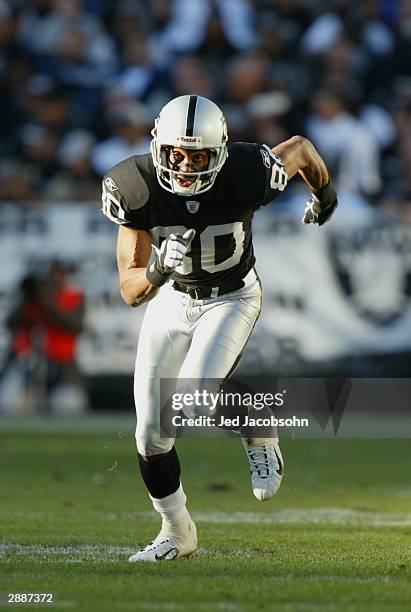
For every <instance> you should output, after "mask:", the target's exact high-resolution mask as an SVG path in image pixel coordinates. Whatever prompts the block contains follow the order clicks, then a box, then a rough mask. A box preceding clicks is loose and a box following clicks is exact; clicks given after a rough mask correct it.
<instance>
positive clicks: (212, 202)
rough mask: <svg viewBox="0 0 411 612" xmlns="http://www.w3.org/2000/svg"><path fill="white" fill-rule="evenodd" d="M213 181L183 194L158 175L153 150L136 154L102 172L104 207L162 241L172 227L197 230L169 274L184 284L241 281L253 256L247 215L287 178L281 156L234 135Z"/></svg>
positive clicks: (157, 242)
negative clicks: (236, 140) (166, 185)
mask: <svg viewBox="0 0 411 612" xmlns="http://www.w3.org/2000/svg"><path fill="white" fill-rule="evenodd" d="M228 153H229V155H228V159H227V161H226V162H225V164H224V166H223V167H222V169H221V170H220V172H219V173H218V175H217V178H216V181H215V183H214V185H213V186H212V187H211V189H209V190H208V191H206V192H205V193H203V194H199V195H194V196H192V197H185V196H181V195H175V194H173V193H170V192H168V191H166V190H165V189H164V188H163V187H161V185H160V184H159V182H158V180H157V175H156V170H155V168H154V164H153V161H152V158H151V155H149V154H147V155H135V156H133V157H130V158H128V159H125V160H124V161H122V162H120V163H119V164H117V165H116V166H114V167H113V168H112V169H111V170H110V171H109V172H108V173H107V174H106V175H105V176H104V178H103V196H102V198H103V212H104V214H105V215H106V216H107V217H108V218H109V219H110V220H111V221H113V222H114V223H117V224H121V225H125V226H126V227H130V228H134V229H142V230H146V231H148V232H149V233H150V235H151V239H152V243H153V245H154V246H155V247H156V248H159V247H160V245H161V242H162V241H163V240H165V239H166V238H167V236H168V235H169V234H171V233H174V234H177V233H178V234H183V233H184V232H185V231H186V230H187V229H191V228H194V229H195V230H196V235H195V237H194V240H193V241H192V243H191V245H190V250H189V251H188V252H187V254H186V256H185V257H184V259H183V262H182V263H181V264H180V265H179V266H178V268H177V269H176V271H175V272H174V274H173V276H172V278H173V280H175V281H177V282H178V283H180V284H182V285H186V286H189V287H220V286H221V285H224V283H227V282H230V283H232V282H235V281H237V280H238V281H240V280H241V279H242V278H244V277H245V276H246V274H247V273H248V272H249V271H250V269H251V268H252V267H253V265H254V262H255V257H254V251H253V244H252V233H251V221H252V217H253V214H254V211H255V210H257V209H258V208H259V207H260V206H262V205H264V204H267V203H269V202H271V201H272V200H273V199H274V198H275V197H276V196H277V195H278V193H279V192H281V191H283V190H284V188H285V187H286V185H287V173H286V171H285V169H284V166H283V164H282V163H281V160H280V159H279V158H278V157H277V156H275V155H274V154H273V153H272V151H271V149H270V148H269V147H268V146H266V145H259V144H254V143H246V142H239V143H235V144H233V145H231V146H229V147H228Z"/></svg>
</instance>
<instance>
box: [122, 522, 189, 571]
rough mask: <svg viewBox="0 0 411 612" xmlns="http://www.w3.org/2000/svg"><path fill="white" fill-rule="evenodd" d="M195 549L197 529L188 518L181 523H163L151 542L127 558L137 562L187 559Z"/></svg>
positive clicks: (131, 561)
mask: <svg viewBox="0 0 411 612" xmlns="http://www.w3.org/2000/svg"><path fill="white" fill-rule="evenodd" d="M196 548H197V529H196V526H195V524H194V523H193V521H192V520H191V518H190V517H188V520H185V521H182V522H181V523H174V524H172V523H169V522H167V521H163V525H162V527H161V531H160V533H159V534H158V536H157V537H156V539H155V540H154V541H153V542H150V544H148V545H147V546H146V547H145V548H143V549H142V550H139V551H138V552H136V553H135V554H134V555H132V556H131V557H130V558H129V562H130V563H136V562H138V561H172V560H173V559H177V558H178V557H188V556H190V555H191V554H192V553H193V552H194V551H195V549H196Z"/></svg>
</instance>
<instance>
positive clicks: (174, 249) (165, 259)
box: [158, 229, 196, 272]
mask: <svg viewBox="0 0 411 612" xmlns="http://www.w3.org/2000/svg"><path fill="white" fill-rule="evenodd" d="M195 233H196V232H195V230H194V229H189V230H187V231H186V232H185V234H183V235H182V236H181V235H180V234H170V235H169V236H168V237H167V239H166V240H164V242H163V244H162V245H161V247H160V252H159V254H158V267H159V269H160V270H164V272H171V271H172V270H175V269H176V268H177V267H178V266H179V265H180V264H181V262H182V261H183V257H184V255H185V254H186V253H187V251H188V247H189V246H190V244H191V242H192V240H193V238H194V236H195Z"/></svg>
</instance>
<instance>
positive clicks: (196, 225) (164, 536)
mask: <svg viewBox="0 0 411 612" xmlns="http://www.w3.org/2000/svg"><path fill="white" fill-rule="evenodd" d="M152 135H153V139H152V142H151V152H150V154H147V155H136V156H133V157H130V158H129V159H126V160H124V161H122V162H120V163H119V164H117V165H116V166H115V167H114V168H112V170H110V171H109V172H108V173H107V174H106V176H105V177H104V179H103V212H104V214H105V215H106V216H107V217H108V218H109V219H110V220H111V221H113V222H114V223H117V224H118V225H119V232H118V243H117V261H118V270H119V278H120V287H121V295H122V297H123V299H124V300H125V302H126V303H127V304H128V305H130V306H133V307H135V306H139V305H140V304H143V303H144V302H147V301H149V300H150V302H149V304H148V307H147V310H146V313H145V317H144V321H143V324H142V327H141V330H140V337H139V342H138V349H137V357H136V364H135V404H136V412H137V428H136V441H137V451H138V461H139V466H140V470H141V475H142V478H143V480H144V483H145V485H146V487H147V489H148V492H149V495H150V498H151V501H152V503H153V506H154V509H155V510H156V511H157V512H158V513H159V514H160V515H161V517H162V527H161V530H160V533H159V534H158V536H157V537H156V538H155V539H154V541H153V542H151V543H150V544H148V545H147V546H146V547H145V548H144V549H143V550H140V551H138V552H136V553H135V554H134V555H133V556H132V557H130V561H132V562H134V561H158V560H170V559H175V558H177V557H183V556H188V555H190V554H191V553H192V552H193V551H194V550H195V549H196V546H197V535H196V528H195V525H194V523H193V521H192V520H191V517H190V514H189V512H188V510H187V508H186V496H185V493H184V490H183V487H182V484H181V482H180V474H181V470H180V463H179V459H178V456H177V452H176V449H175V447H174V438H173V437H162V436H161V435H160V424H159V413H160V379H161V378H168V379H170V378H176V379H180V380H182V379H194V380H204V379H210V378H211V379H218V380H221V381H223V380H225V379H226V378H227V377H228V376H229V375H230V374H231V373H232V371H233V370H234V368H235V367H236V365H237V364H238V361H239V358H240V356H241V354H242V353H243V351H244V348H245V346H246V344H247V341H248V339H249V337H250V334H251V332H252V330H253V328H254V325H255V323H256V321H257V318H258V315H259V312H260V306H261V286H260V281H259V279H258V276H257V274H256V271H255V268H254V263H255V258H254V253H253V244H252V234H251V221H252V217H253V214H254V212H255V211H256V210H257V209H258V208H260V206H264V205H266V204H268V203H270V202H271V201H272V200H273V199H274V198H275V197H276V196H277V195H278V194H279V193H280V192H282V191H283V190H284V189H285V188H286V186H287V182H288V181H289V180H290V179H292V178H293V177H294V176H295V175H296V174H300V175H301V177H302V178H303V180H304V181H305V182H306V184H307V186H308V188H309V190H310V191H311V197H310V199H309V201H308V203H307V205H306V208H305V212H304V216H303V218H302V221H303V223H315V224H318V225H322V224H323V223H325V222H326V221H328V220H329V219H330V217H331V215H332V214H333V212H334V210H335V208H336V206H337V195H336V192H335V189H334V187H333V185H332V183H331V180H330V177H329V175H328V171H327V168H326V166H325V164H324V161H323V160H322V159H321V157H320V155H319V154H318V153H317V151H316V150H315V148H314V146H313V145H312V144H311V142H309V141H308V140H307V139H306V138H303V137H301V136H294V137H293V138H291V139H289V140H287V141H285V142H282V143H280V144H278V145H277V146H275V147H274V148H270V147H269V146H267V145H265V144H254V143H247V142H239V143H234V144H232V145H230V146H227V139H228V137H227V127H226V121H225V118H224V115H223V113H222V112H221V110H220V109H219V107H218V106H217V105H216V104H214V103H213V102H212V101H210V100H208V99H206V98H203V97H200V96H196V95H187V96H180V97H178V98H175V99H174V100H171V101H170V102H169V103H168V104H166V105H165V106H164V108H163V109H162V110H161V112H160V114H159V116H158V118H157V119H156V122H155V127H154V129H153V131H152ZM151 298H154V299H152V300H151ZM243 443H244V446H245V449H246V452H247V455H248V459H249V463H250V470H251V481H252V488H253V492H254V495H255V497H256V498H257V499H259V500H266V499H269V498H271V497H272V496H273V495H274V494H275V493H276V492H277V490H278V488H279V486H280V483H281V479H282V475H283V459H282V456H281V452H280V448H279V445H278V440H277V439H276V438H247V439H243Z"/></svg>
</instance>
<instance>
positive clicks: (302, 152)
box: [289, 134, 313, 159]
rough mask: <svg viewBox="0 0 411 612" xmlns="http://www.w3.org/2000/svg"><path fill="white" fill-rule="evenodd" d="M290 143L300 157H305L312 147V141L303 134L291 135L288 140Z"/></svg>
mask: <svg viewBox="0 0 411 612" xmlns="http://www.w3.org/2000/svg"><path fill="white" fill-rule="evenodd" d="M289 143H290V145H291V146H292V147H293V148H294V152H295V154H296V155H298V156H299V157H300V158H301V159H305V158H306V157H307V156H308V154H309V152H310V151H311V150H312V149H313V143H312V142H311V140H308V138H306V137H305V136H301V135H299V134H298V135H296V136H292V137H291V138H290V140H289Z"/></svg>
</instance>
